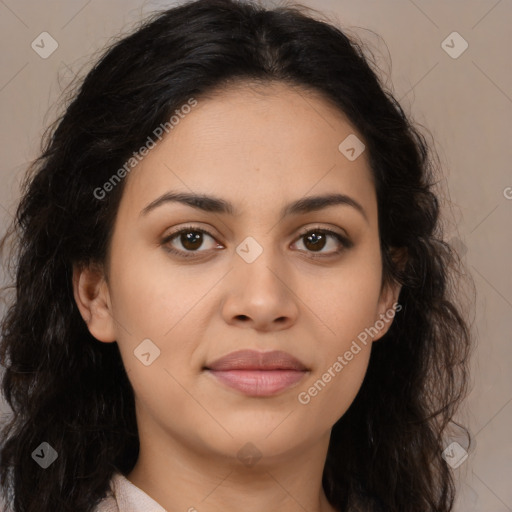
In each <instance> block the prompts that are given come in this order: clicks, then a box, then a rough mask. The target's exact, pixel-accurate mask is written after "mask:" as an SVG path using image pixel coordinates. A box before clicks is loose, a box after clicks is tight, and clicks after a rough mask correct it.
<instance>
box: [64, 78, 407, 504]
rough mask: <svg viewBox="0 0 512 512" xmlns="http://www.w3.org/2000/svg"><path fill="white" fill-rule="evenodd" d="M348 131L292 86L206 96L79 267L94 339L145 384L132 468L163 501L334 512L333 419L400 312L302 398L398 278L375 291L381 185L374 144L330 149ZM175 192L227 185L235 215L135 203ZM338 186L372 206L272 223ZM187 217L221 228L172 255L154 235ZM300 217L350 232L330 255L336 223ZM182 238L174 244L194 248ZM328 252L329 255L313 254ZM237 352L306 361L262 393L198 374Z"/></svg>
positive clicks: (162, 146) (324, 106)
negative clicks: (280, 386) (250, 247)
mask: <svg viewBox="0 0 512 512" xmlns="http://www.w3.org/2000/svg"><path fill="white" fill-rule="evenodd" d="M349 134H356V135H357V136H358V137H359V139H361V140H363V138H362V136H360V135H358V132H357V131H356V130H355V129H354V127H352V126H351V125H350V123H349V122H348V121H347V120H346V118H345V117H344V115H343V114H342V113H341V112H340V111H339V110H338V109H336V108H334V107H333V106H332V105H331V104H329V103H328V102H326V101H325V100H324V99H322V97H320V96H318V95H317V94H314V93H311V92H306V91H304V90H301V89H298V88H292V87H291V86H289V85H285V84H280V83H274V84H272V85H270V84H267V85H259V86H255V85H252V86H251V85H249V84H243V83H242V84H239V85H238V86H231V87H230V88H225V89H223V90H222V91H220V92H218V93H216V94H215V95H210V96H209V97H208V98H198V105H197V106H196V107H195V108H194V109H193V110H192V111H191V112H190V113H189V114H188V115H186V116H185V117H184V119H182V120H181V121H180V122H179V124H178V125H177V126H176V127H175V128H174V129H173V131H172V132H171V133H170V135H169V136H167V137H166V138H164V139H163V140H162V141H161V142H160V143H159V144H158V145H157V146H156V147H155V148H154V149H152V150H151V151H150V152H149V154H148V155H147V156H145V158H144V159H143V160H142V161H141V162H140V163H139V164H138V165H137V167H136V168H135V169H134V170H133V171H132V172H131V174H130V175H129V176H128V177H127V178H126V179H127V183H126V188H125V190H124V192H123V197H122V200H121V203H120V206H119V210H118V214H117V217H116V222H115V228H114V232H113V237H112V241H111V247H110V254H109V260H108V262H107V268H106V270H107V271H108V272H107V274H106V275H105V274H104V273H102V272H101V271H98V270H95V269H94V268H93V267H92V266H91V267H89V268H83V269H78V268H76V269H75V272H74V280H73V282H74V290H75V299H76V301H77V304H78V306H79V308H80V311H81V314H82V316H83V318H84V320H85V321H86V323H87V325H88V328H89V330H90V332H91V334H92V335H93V336H94V337H96V338H97V339H98V340H99V341H101V342H105V343H112V342H117V343H118V345H119V349H120V352H121V356H122V359H123V363H124V365H125V367H126V370H127V372H128V377H129V379H130V381H131V384H132V386H133V389H134V392H135V397H136V414H137V422H138V428H139V435H140V443H141V449H140V456H139V459H138V461H137V463H136V465H135V467H134V469H133V471H131V473H130V474H129V475H128V476H127V477H128V479H129V480H130V481H131V482H133V483H134V484H135V485H137V486H138V487H140V488H141V489H142V490H143V491H145V492H146V493H147V494H148V495H149V496H151V497H152V498H153V499H154V500H156V501H157V502H158V503H159V504H161V505H162V506H163V507H164V508H165V509H166V510H169V511H186V510H189V511H192V510H197V511H200V512H213V511H218V510H245V511H247V512H261V511H262V510H266V511H277V510H279V511H280V512H292V511H293V512H295V511H301V512H302V511H304V510H307V511H309V512H332V511H334V510H335V509H334V508H333V507H332V506H331V505H330V504H329V503H328V501H327V499H326V497H325V494H324V492H323V489H322V485H321V477H322V470H323V467H324V464H325V458H326V454H327V447H328V442H329V436H330V431H331V428H332V426H333V425H334V423H335V422H336V421H337V420H338V419H339V418H340V417H341V416H342V415H343V414H344V413H345V411H346V410H347V409H348V407H349V406H350V404H351V403H352V402H353V400H354V398H355V396H356V394H357V392H358V390H359V389H360V386H361V384H362V381H363V379H364V376H365V372H366V370H367V366H368V361H369V356H370V351H371V345H372V343H373V342H374V341H377V340H378V339H380V338H381V337H382V336H383V335H384V334H385V332H386V331H387V329H388V328H389V326H390V325H391V321H388V322H386V323H385V327H384V328H383V329H381V331H380V332H379V333H378V335H376V336H375V338H374V339H373V340H369V342H368V343H367V345H363V344H362V343H359V345H360V347H361V350H360V351H359V352H358V353H357V354H356V355H354V356H353V358H352V360H351V361H349V362H347V363H348V364H346V366H344V367H343V369H342V371H340V372H339V373H336V372H335V377H332V379H331V380H330V382H328V383H327V384H326V385H325V387H324V388H323V389H322V390H321V391H319V392H318V393H317V395H316V396H314V397H312V398H311V401H310V402H309V403H308V404H302V403H300V402H299V400H298V394H299V393H300V392H304V391H307V390H308V388H310V387H311V386H312V385H313V384H314V383H315V382H316V381H318V379H320V378H321V377H322V375H323V374H324V373H325V372H327V370H328V368H330V367H332V366H333V364H334V363H335V362H336V361H337V360H338V359H337V358H338V356H340V355H341V356H343V354H345V352H346V351H347V350H349V349H350V346H351V344H352V342H353V340H356V339H357V336H358V334H360V333H361V332H363V331H364V329H365V328H367V327H370V326H373V325H374V324H375V322H376V321H377V320H379V318H381V315H382V314H384V313H386V312H387V311H389V310H390V309H391V308H392V306H393V304H394V303H396V301H397V299H398V294H399V291H400V288H399V286H398V285H392V286H387V287H384V288H382V287H381V284H382V262H381V253H380V247H379V234H378V216H377V201H376V195H375V188H374V185H373V182H372V178H371V173H370V167H369V164H368V159H367V157H368V155H367V152H366V151H364V152H363V153H362V154H361V155H360V156H359V157H358V158H357V159H356V160H354V161H349V160H348V159H347V158H346V157H345V156H344V155H343V154H342V153H341V152H340V151H339V150H338V145H339V144H340V142H341V141H343V140H344V139H345V138H346V137H347V136H348V135H349ZM171 190H172V191H179V192H195V193H204V194H208V195H215V196H218V197H221V198H223V199H225V200H229V201H230V202H232V203H233V205H234V207H235V208H236V209H237V210H238V214H237V215H229V214H224V213H208V212H203V211H200V210H198V209H195V208H192V207H190V206H186V205H183V204H178V203H170V202H168V203H165V204H163V205H161V206H159V207H157V208H155V209H154V210H152V211H151V212H149V213H148V214H147V215H141V211H142V210H143V209H144V207H146V206H147V205H148V204H149V203H151V202H152V201H154V200H155V199H156V198H158V197H159V196H161V195H162V194H164V193H166V192H168V191H171ZM333 192H337V193H340V194H346V195H349V196H350V197H352V198H353V199H355V200H356V201H357V202H358V203H360V204H361V205H362V207H363V208H364V212H365V215H366V218H365V217H364V216H363V215H362V214H361V213H360V212H359V211H358V210H357V209H355V208H353V207H351V206H348V205H334V206H330V207H328V208H324V209H320V210H318V211H314V212H308V213H303V214H298V215H293V216H290V217H289V218H285V219H283V220H279V212H280V210H281V208H282V207H284V205H286V204H288V203H290V202H292V201H295V200H297V199H301V198H303V197H304V196H311V195H317V194H318V195H320V194H326V193H333ZM189 224H193V225H194V227H197V228H202V229H206V230H208V231H210V233H212V235H213V236H214V238H211V237H210V236H209V235H204V238H203V245H202V246H200V248H199V249H196V252H195V253H194V254H197V255H198V256H197V258H188V259H187V258H180V257H178V256H173V255H172V254H169V253H168V252H167V251H166V250H165V245H164V244H162V239H163V238H164V237H165V236H166V235H169V234H170V233H171V232H173V231H175V230H178V229H180V228H184V227H186V226H188V225H189ZM302 228H312V229H313V230H315V229H316V231H317V232H318V229H317V228H324V229H325V228H326V229H332V230H334V231H336V232H338V233H340V234H341V235H344V236H347V237H348V238H349V240H350V241H352V242H353V246H352V247H351V248H346V249H344V250H342V252H341V253H340V254H337V255H336V254H334V252H335V251H336V249H338V248H340V247H341V248H342V246H341V245H340V243H339V242H338V241H337V240H336V239H335V238H333V237H331V236H328V237H327V238H326V240H325V244H324V245H323V246H322V245H321V246H320V248H319V249H318V250H317V252H315V249H314V248H312V245H311V244H308V243H307V240H306V237H304V236H302V237H301V234H302V232H301V231H300V230H301V229H302ZM248 236H251V237H253V238H254V239H255V240H256V241H257V243H258V244H259V245H260V246H261V247H262V249H263V252H262V253H261V254H260V255H259V257H258V258H256V260H255V261H254V262H252V263H248V262H246V261H245V260H244V259H242V258H241V257H240V256H239V255H238V254H237V252H236V248H237V246H238V245H239V244H241V242H242V241H243V240H244V239H245V238H246V237H248ZM183 240H184V238H183V237H181V239H180V236H179V235H178V236H177V237H176V238H175V239H174V241H172V242H167V246H173V247H174V248H176V249H177V250H181V251H183V252H185V251H186V250H187V249H186V247H185V246H184V245H183ZM185 243H186V240H185ZM188 247H190V246H188ZM216 247H220V249H215V248H216ZM197 251H199V252H197ZM318 251H319V252H320V254H324V255H327V256H325V257H324V258H323V259H321V258H318V259H314V258H313V257H312V255H315V254H318ZM189 252H193V250H190V249H189ZM329 254H331V256H329ZM381 288H382V289H381ZM146 338H149V339H151V340H152V342H153V343H154V344H155V345H157V346H158V348H159V349H160V356H159V357H158V358H156V359H155V360H154V362H152V363H151V364H150V365H149V366H145V365H144V364H142V363H141V362H140V360H139V359H138V358H137V357H135V356H134V350H135V349H136V347H137V346H138V345H139V344H140V343H141V341H142V340H144V339H146ZM242 348H251V349H256V350H260V351H268V350H274V349H275V350H284V351H286V352H289V353H290V354H292V355H294V356H295V357H297V358H298V359H300V360H301V361H302V362H303V363H305V364H306V366H307V367H308V368H309V370H310V371H309V372H308V373H307V374H306V375H305V376H304V378H303V379H302V380H301V381H300V382H299V383H298V384H297V385H295V386H294V387H292V388H288V389H286V390H284V391H282V392H280V393H279V394H277V395H274V396H271V397H264V398H261V397H260V398H258V397H248V396H246V395H244V394H242V393H240V392H238V391H236V390H233V389H230V388H227V387H226V386H224V385H223V384H222V383H219V382H218V381H217V380H216V379H215V378H213V377H212V376H211V375H209V374H208V373H207V372H205V371H204V370H203V367H204V366H205V365H206V364H207V363H210V362H212V361H213V360H215V359H217V358H219V357H221V356H224V355H226V354H228V353H230V352H232V351H235V350H238V349H242ZM331 373H332V370H331ZM349 442H350V439H347V443H349ZM246 443H252V445H253V446H254V447H255V449H256V450H257V452H258V454H259V455H260V456H261V458H260V459H259V460H258V461H257V462H256V463H255V464H253V465H247V464H245V463H244V462H242V461H241V460H240V458H239V457H237V453H238V452H239V450H240V449H241V448H242V447H243V446H244V445H246ZM246 449H247V448H246ZM192 507H194V508H192Z"/></svg>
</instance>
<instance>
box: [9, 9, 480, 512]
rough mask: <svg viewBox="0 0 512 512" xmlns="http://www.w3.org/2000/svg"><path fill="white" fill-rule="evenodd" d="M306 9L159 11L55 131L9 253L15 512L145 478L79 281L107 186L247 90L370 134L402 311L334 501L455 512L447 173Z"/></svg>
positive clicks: (121, 390)
mask: <svg viewBox="0 0 512 512" xmlns="http://www.w3.org/2000/svg"><path fill="white" fill-rule="evenodd" d="M311 12H312V10H311V9H308V8H306V7H304V6H301V5H287V6H278V7H275V6H274V7H273V8H268V7H263V6H262V5H260V4H259V3H254V2H252V3H251V2H246V1H244V2H242V1H237V0H197V1H192V2H188V3H185V4H182V5H179V6H177V7H173V8H170V9H167V10H165V11H162V12H158V13H155V14H153V15H152V16H151V17H149V18H147V19H146V20H145V21H144V22H142V24H141V25H140V26H139V27H137V29H136V30H134V31H133V32H132V33H130V34H129V35H126V36H124V37H123V38H121V39H119V40H116V41H115V42H113V43H112V44H111V45H110V47H109V48H108V49H107V50H105V52H104V53H103V55H102V56H101V58H100V59H99V60H98V61H97V62H96V64H95V65H94V66H93V68H92V69H91V70H90V72H89V73H87V75H86V76H85V78H84V79H83V80H81V82H80V84H79V86H78V88H77V91H76V93H74V95H73V97H72V98H71V100H70V101H69V104H68V106H67V108H66V110H65V112H64V113H63V114H62V115H61V116H60V118H59V119H58V120H57V121H56V122H55V123H54V125H52V126H51V127H50V130H49V132H47V133H46V135H47V136H46V137H45V138H44V140H43V147H42V151H41V155H40V156H39V158H37V160H35V161H34V162H33V164H32V165H31V167H30V169H29V172H28V173H27V175H26V177H25V180H24V182H23V184H22V197H21V200H20V202H19V205H18V207H17V211H16V215H15V218H14V221H13V223H12V225H11V226H10V228H9V231H8V233H7V234H6V236H5V237H4V238H3V240H2V252H4V249H5V248H6V245H7V243H6V242H7V240H12V242H13V244H12V249H13V250H12V252H11V253H10V259H9V260H8V261H9V262H10V264H11V265H13V266H14V268H15V276H13V280H14V283H13V286H12V287H11V288H13V289H14V290H15V295H14V296H13V298H12V300H11V301H10V303H9V307H8V309H7V311H6V313H5V315H4V318H3V321H2V325H1V330H2V339H1V345H0V357H1V361H2V365H3V367H4V369H5V373H4V376H3V380H2V391H3V394H4V396H5V398H6V400H7V402H8V404H9V405H10V407H11V409H12V413H13V414H12V417H11V418H10V419H9V421H8V422H7V424H6V425H5V426H4V427H3V430H2V432H1V435H2V437H1V442H2V446H1V451H0V482H1V486H2V492H3V493H4V496H5V499H6V500H8V502H9V505H10V506H11V507H12V510H13V512H36V511H37V512H50V511H52V512H55V511H70V512H89V511H92V510H94V508H95V506H96V505H97V504H98V503H99V501H100V500H101V499H102V498H103V497H104V496H105V495H106V493H107V491H108V487H109V481H110V478H111V477H112V475H113V473H114V472H115V471H119V472H121V473H123V474H127V473H128V472H130V470H131V469H132V468H133V466H134V465H135V462H136V460H137V457H138V452H139V440H138V431H137V425H136V417H135V405H134V394H133V389H132V386H131V384H130V381H129V379H128V377H127V374H126V372H125V369H124V366H123V364H122V360H121V357H120V353H119V349H118V347H117V344H116V343H111V344H110V343H109V344H106V343H98V342H97V340H95V339H94V337H93V336H92V335H91V334H90V333H89V331H88V329H87V326H86V324H85V322H84V320H83V319H82V317H81V316H80V313H79V310H78V307H77V305H76V303H75V300H74V296H73V288H72V271H73V267H74V266H75V265H90V264H98V265H101V264H102V263H104V262H105V258H106V256H107V254H108V249H109V243H110V238H111V234H112V229H113V224H114V220H115V217H116V212H117V209H118V205H119V201H120V198H121V195H122V193H123V183H124V181H125V180H123V181H122V182H121V183H119V185H118V186H117V187H115V188H114V190H113V191H112V192H111V193H110V194H108V195H107V196H106V197H102V198H101V199H100V198H98V197H97V194H96V195H95V194H94V190H96V189H97V188H98V187H101V186H102V184H104V183H106V182H107V181H108V179H109V178H110V177H111V176H112V174H113V172H114V171H115V170H116V169H119V168H120V167H121V166H122V165H123V163H124V162H126V160H127V158H129V157H130V156H131V155H132V154H133V152H134V151H135V150H137V148H139V147H141V146H142V145H143V144H144V141H145V140H146V139H147V137H148V135H149V134H150V133H151V132H152V131H153V130H154V128H155V127H156V126H158V125H160V124H162V123H164V122H165V121H167V120H168V119H169V117H170V115H172V113H173V111H174V110H175V109H176V108H177V107H179V106H180V105H182V104H183V103H184V102H186V100H187V99H188V98H190V97H191V96H192V95H193V96H194V97H196V98H200V97H201V96H202V95H203V96H204V95H207V94H209V93H210V92H211V91H212V90H213V89H214V88H222V87H223V86H224V85H226V84H228V83H231V82H233V81H235V82H236V81H238V80H240V81H241V80H254V81H258V82H262V83H267V82H273V81H274V82H275V81H279V82H283V83H286V84H289V85H291V86H300V87H302V88H305V89H306V90H311V91H315V92H317V93H320V94H321V95H322V96H323V98H325V99H326V100H327V101H329V102H330V103H331V104H332V105H333V106H335V108H337V109H339V110H340V111H341V112H343V113H344V114H345V115H346V116H347V118H348V119H349V121H350V122H351V123H352V124H353V125H354V126H355V127H356V128H357V129H358V130H359V133H361V134H362V136H363V137H364V143H365V145H366V150H367V151H368V155H369V161H370V165H371V172H372V175H373V178H374V183H375V188H376V193H377V204H378V219H379V237H380V244H381V253H382V265H383V282H385V281H388V282H391V281H395V282H398V283H400V284H401V285H402V289H401V292H400V296H399V303H400V304H401V305H402V310H401V311H400V314H397V315H396V317H395V318H394V321H393V324H392V325H391V327H390V329H389V331H388V332H387V333H386V334H385V336H384V339H383V342H381V343H377V344H374V347H373V348H372V351H371V357H370V361H369V366H368V371H367V373H366V375H365V379H364V382H363V384H362V386H361V388H360V391H359V393H358V394H357V396H356V398H355V400H354V402H353V403H352V404H351V406H350V408H349V409H348V411H347V412H346V413H345V414H344V415H343V416H342V417H341V418H340V419H339V420H338V421H337V423H336V424H335V425H334V427H333V428H332V432H331V439H330V444H329V449H328V453H327V458H326V463H325V467H324V472H323V478H322V485H323V488H324V490H325V493H326V496H327V498H328V500H329V501H330V503H331V504H332V505H333V506H334V507H336V508H337V509H339V510H352V509H354V510H356V509H359V508H361V509H363V510H372V511H382V512H384V511H385V512H434V511H435V512H448V511H450V510H452V508H453V502H454V497H455V494H456V490H455V483H454V480H453V476H452V474H451V468H450V467H449V466H448V464H447V463H446V461H445V460H444V459H443V457H442V451H443V437H442V436H443V432H444V431H445V429H446V427H447V425H448V423H449V422H450V421H452V418H453V417H454V415H455V413H456V412H457V410H458V409H459V406H460V404H461V403H462V400H463V399H464V397H465V396H466V395H467V392H468V380H469V371H468V369H469V363H468V361H469V357H470V353H471V347H472V343H471V334H470V328H469V323H468V320H467V319H465V315H464V314H463V307H462V305H461V304H459V303H458V301H457V286H458V283H460V280H461V278H462V277H463V272H462V271H461V268H462V264H461V262H460V260H459V258H457V256H456V253H455V251H454V249H453V248H451V246H450V244H449V243H447V242H445V241H443V234H442V227H441V220H440V204H439V199H438V197H437V194H436V192H435V190H434V187H435V186H436V179H437V178H436V172H437V169H438V168H437V166H436V165H435V161H436V159H435V158H434V157H433V155H434V153H433V151H432V150H431V147H430V146H429V144H428V143H427V140H426V138H425V136H424V135H423V134H422V133H421V132H420V130H419V128H417V127H415V126H414V125H413V123H412V122H411V120H410V119H408V116H406V114H405V113H404V110H403V108H402V107H401V106H400V104H399V103H398V101H397V100H396V99H395V98H394V96H393V94H392V93H391V92H389V91H387V90H386V88H385V87H384V85H383V84H382V82H381V79H380V78H379V77H378V71H377V69H376V68H375V69H374V67H373V66H374V64H373V62H372V59H371V58H370V57H369V56H368V55H367V54H365V51H364V45H363V44H362V43H361V42H358V41H356V38H355V37H350V38H349V37H348V36H347V35H346V34H345V33H344V32H343V31H342V30H341V29H339V28H337V27H335V26H334V25H333V24H331V23H329V22H326V21H324V20H321V19H316V18H315V17H314V16H313V15H312V14H310V13H311ZM397 249H401V250H403V251H405V254H406V256H407V257H406V258H405V259H404V258H402V260H398V259H397V258H396V257H395V256H396V250H397ZM468 435H469V433H468ZM347 439H350V442H347V441H346V440H347ZM44 441H45V442H48V443H49V444H50V445H51V446H52V447H53V448H54V449H55V450H56V451H57V452H58V464H52V465H51V466H50V467H48V468H47V469H45V470H42V469H41V468H40V467H39V465H37V464H35V463H34V461H33V460H32V458H31V454H32V452H33V451H34V449H35V448H36V447H38V445H40V443H41V442H44Z"/></svg>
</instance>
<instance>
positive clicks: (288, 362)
mask: <svg viewBox="0 0 512 512" xmlns="http://www.w3.org/2000/svg"><path fill="white" fill-rule="evenodd" d="M206 368H207V369H208V370H214V371H221V370H222V371H225V370H267V371H271V370H297V371H306V370H307V368H306V366H305V365H304V364H303V363H302V362H301V361H299V360H298V359H297V358H295V357H293V356H292V355H291V354H288V353H287V352H283V351H281V350H273V351H271V352H258V351H256V350H238V351H236V352H231V353H230V354H228V355H227V356H224V357H221V358H220V359H217V360H216V361H214V362H213V363H210V364H209V365H207V366H206Z"/></svg>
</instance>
